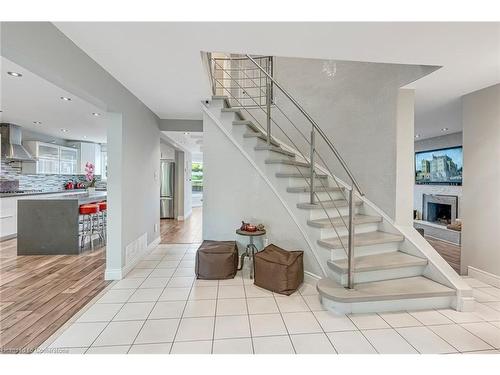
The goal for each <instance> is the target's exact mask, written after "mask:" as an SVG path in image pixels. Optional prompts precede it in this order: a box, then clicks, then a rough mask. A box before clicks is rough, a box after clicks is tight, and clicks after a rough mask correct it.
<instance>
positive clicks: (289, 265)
mask: <svg viewBox="0 0 500 375" xmlns="http://www.w3.org/2000/svg"><path fill="white" fill-rule="evenodd" d="M303 281H304V252H303V251H286V250H283V249H282V248H280V247H278V246H276V245H273V244H271V245H269V246H267V247H266V248H265V249H264V250H262V251H259V252H258V253H257V254H255V285H257V286H260V287H261V288H264V289H267V290H270V291H273V292H276V293H280V294H286V295H287V296H288V295H290V294H292V293H293V292H295V291H296V290H297V288H298V287H299V286H300V284H302V282H303Z"/></svg>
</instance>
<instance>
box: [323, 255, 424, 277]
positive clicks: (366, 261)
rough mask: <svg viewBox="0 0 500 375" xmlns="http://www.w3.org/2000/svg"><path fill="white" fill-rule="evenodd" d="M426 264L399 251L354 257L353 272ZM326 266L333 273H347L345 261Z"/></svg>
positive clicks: (332, 262) (421, 259)
mask: <svg viewBox="0 0 500 375" xmlns="http://www.w3.org/2000/svg"><path fill="white" fill-rule="evenodd" d="M426 264H427V259H424V258H419V257H416V256H413V255H410V254H406V253H403V252H401V251H393V252H389V253H380V254H371V255H364V256H359V257H354V270H355V271H357V272H367V271H375V270H387V269H393V268H402V267H415V266H425V265H426ZM328 266H329V267H330V268H331V269H333V270H334V271H337V272H340V273H347V259H339V260H335V261H332V260H329V261H328Z"/></svg>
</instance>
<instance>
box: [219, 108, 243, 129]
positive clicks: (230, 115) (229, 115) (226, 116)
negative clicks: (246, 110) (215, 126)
mask: <svg viewBox="0 0 500 375" xmlns="http://www.w3.org/2000/svg"><path fill="white" fill-rule="evenodd" d="M220 119H221V121H222V122H229V123H230V124H231V126H233V121H234V120H242V118H241V117H240V115H239V114H238V112H221V113H220ZM241 128H243V129H244V128H245V127H244V126H242V127H241Z"/></svg>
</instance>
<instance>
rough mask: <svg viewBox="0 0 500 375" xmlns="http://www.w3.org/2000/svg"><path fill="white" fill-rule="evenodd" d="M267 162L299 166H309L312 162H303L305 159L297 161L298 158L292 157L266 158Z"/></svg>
mask: <svg viewBox="0 0 500 375" xmlns="http://www.w3.org/2000/svg"><path fill="white" fill-rule="evenodd" d="M265 163H266V164H287V165H295V166H298V167H309V166H310V164H309V163H306V162H303V161H297V160H290V159H266V161H265Z"/></svg>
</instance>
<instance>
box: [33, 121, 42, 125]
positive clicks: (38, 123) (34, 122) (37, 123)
mask: <svg viewBox="0 0 500 375" xmlns="http://www.w3.org/2000/svg"><path fill="white" fill-rule="evenodd" d="M33 124H35V125H42V122H41V121H33Z"/></svg>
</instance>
